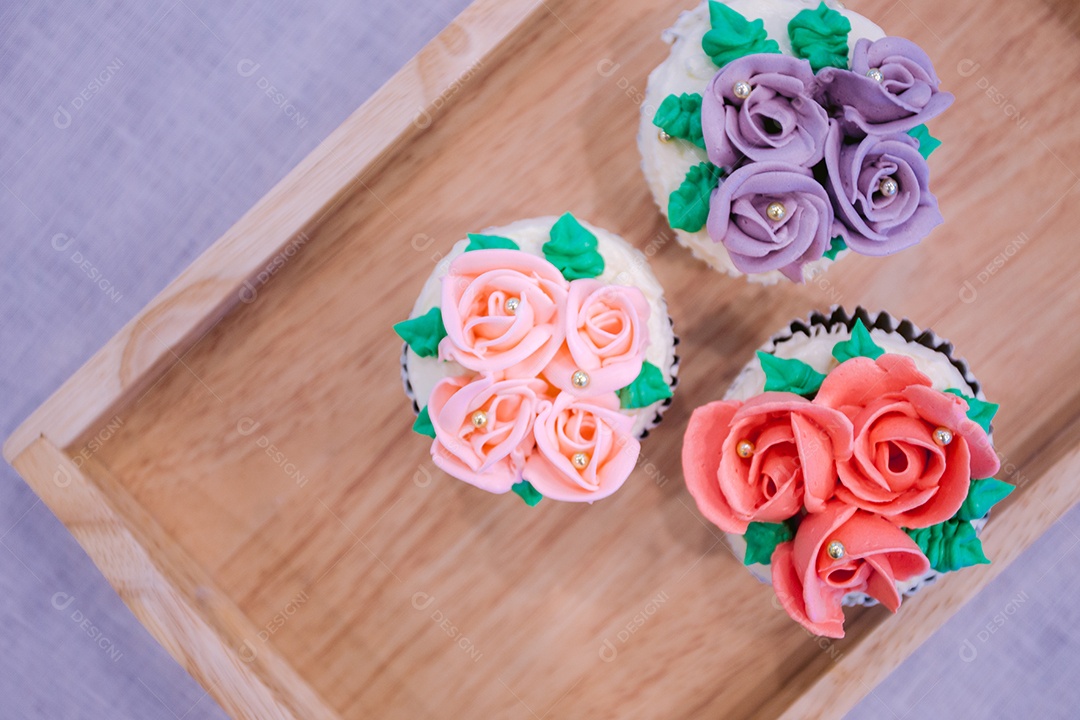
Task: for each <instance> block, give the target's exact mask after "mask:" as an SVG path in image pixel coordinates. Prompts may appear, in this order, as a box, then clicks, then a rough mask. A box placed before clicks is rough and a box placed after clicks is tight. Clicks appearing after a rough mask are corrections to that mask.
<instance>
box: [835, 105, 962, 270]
mask: <svg viewBox="0 0 1080 720" xmlns="http://www.w3.org/2000/svg"><path fill="white" fill-rule="evenodd" d="M825 167H826V169H827V170H828V174H829V179H828V183H827V186H828V191H829V197H831V198H832V201H833V208H834V211H835V214H836V232H837V234H839V235H841V236H843V238H844V241H845V242H846V243H847V246H848V247H849V248H851V249H852V250H854V251H855V252H857V253H861V254H863V255H891V254H892V253H894V252H897V251H900V250H903V249H904V248H906V247H911V246H912V245H914V244H916V243H917V242H919V241H920V240H922V239H923V238H924V237H926V236H927V235H929V234H930V231H931V230H933V229H934V228H935V227H937V226H938V225H940V224H941V223H942V217H941V213H940V212H938V203H937V198H935V197H934V196H933V194H932V193H931V192H930V187H929V179H930V169H929V168H928V167H927V165H926V160H925V159H924V158H923V156H922V155H920V154H919V143H918V141H917V140H915V139H914V138H912V137H911V136H910V135H905V134H903V133H897V134H895V135H883V136H879V135H868V136H866V137H865V138H863V139H862V140H855V139H851V138H847V139H845V137H844V134H843V131H842V130H841V128H840V125H839V123H837V122H835V121H834V122H833V123H832V126H831V127H830V129H829V138H828V140H826V141H825Z"/></svg>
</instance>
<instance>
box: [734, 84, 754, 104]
mask: <svg viewBox="0 0 1080 720" xmlns="http://www.w3.org/2000/svg"><path fill="white" fill-rule="evenodd" d="M752 90H753V88H752V87H750V83H748V82H746V81H745V80H740V81H739V82H737V83H735V84H734V85H732V86H731V94H732V95H734V96H735V97H737V98H739V99H740V100H745V99H746V98H748V97H750V92H751V91H752Z"/></svg>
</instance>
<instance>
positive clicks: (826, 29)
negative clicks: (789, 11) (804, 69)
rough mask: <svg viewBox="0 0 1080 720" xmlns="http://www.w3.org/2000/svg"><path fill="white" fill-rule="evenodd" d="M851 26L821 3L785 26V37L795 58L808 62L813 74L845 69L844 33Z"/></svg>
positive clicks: (846, 63) (846, 56)
mask: <svg viewBox="0 0 1080 720" xmlns="http://www.w3.org/2000/svg"><path fill="white" fill-rule="evenodd" d="M850 32H851V23H850V22H848V19H847V18H846V17H844V16H843V15H841V14H840V13H838V12H837V11H835V10H832V9H830V8H829V7H828V6H827V5H826V4H825V3H821V4H820V5H818V6H817V9H816V10H803V11H802V12H800V13H799V14H798V15H796V16H795V17H793V18H791V22H789V23H788V36H789V37H790V38H791V50H792V52H794V53H795V57H801V58H803V59H805V60H809V61H810V67H811V68H813V70H814V72H817V71H818V70H821V69H822V68H825V67H837V68H840V69H841V70H847V67H848V41H847V39H848V33H850Z"/></svg>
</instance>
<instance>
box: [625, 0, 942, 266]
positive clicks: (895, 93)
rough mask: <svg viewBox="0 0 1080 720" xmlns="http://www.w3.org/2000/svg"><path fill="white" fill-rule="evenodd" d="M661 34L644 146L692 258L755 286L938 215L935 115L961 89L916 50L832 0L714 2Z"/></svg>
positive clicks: (861, 249)
mask: <svg viewBox="0 0 1080 720" xmlns="http://www.w3.org/2000/svg"><path fill="white" fill-rule="evenodd" d="M663 38H664V40H665V41H666V42H668V43H670V44H671V46H672V47H671V53H670V56H669V57H668V58H667V60H665V61H664V62H663V63H662V64H661V65H660V66H659V67H657V68H656V69H655V70H654V71H653V72H652V73H651V74H650V75H649V81H648V86H647V88H646V93H645V100H644V102H643V104H642V107H641V120H640V127H639V132H638V147H639V149H640V151H641V155H642V169H643V171H644V173H645V178H646V180H647V181H648V183H649V187H650V189H651V190H652V192H653V196H654V197H655V199H656V202H657V204H658V205H659V206H660V209H661V212H662V213H663V214H664V215H665V216H666V217H667V220H668V223H669V224H670V226H671V227H672V229H673V230H674V231H675V234H676V237H677V238H678V239H679V242H680V243H681V244H683V245H684V246H686V247H688V248H689V249H690V250H691V251H692V252H693V253H694V255H696V256H697V257H699V258H701V259H702V260H704V261H705V262H707V263H708V264H709V265H711V266H712V267H714V268H715V269H717V270H719V271H721V272H724V273H727V274H729V275H734V276H741V275H745V276H746V277H747V278H748V279H750V280H752V281H754V282H760V283H765V284H771V283H775V282H777V281H779V280H781V279H784V278H786V279H788V280H790V281H792V282H805V281H806V280H807V279H808V278H809V277H811V276H813V275H814V274H816V273H818V272H820V271H822V270H824V269H825V268H826V267H827V266H828V265H830V264H831V263H833V262H835V261H836V260H837V259H838V258H840V257H842V256H843V255H847V254H850V253H858V254H863V255H871V256H882V255H890V254H892V253H895V252H899V251H901V250H903V249H905V248H908V247H911V246H912V245H915V244H916V243H918V242H920V241H921V240H923V239H924V238H925V237H927V236H928V235H929V234H930V232H931V231H932V230H933V229H934V228H935V227H936V226H937V225H939V224H941V222H942V218H941V215H940V213H939V211H938V203H937V199H936V198H935V197H934V195H933V193H932V192H931V190H930V183H929V177H930V171H929V167H928V165H927V158H928V157H929V156H930V153H931V152H933V151H934V150H935V149H936V148H937V147H938V146H939V145H940V143H939V142H938V141H937V140H936V139H935V138H933V137H932V136H931V135H930V134H929V131H928V129H927V126H926V124H925V123H926V122H927V121H928V120H931V119H932V118H934V117H936V116H938V115H940V114H941V113H942V112H944V111H945V110H946V109H947V108H948V107H949V105H951V104H952V101H953V97H952V95H950V94H949V93H947V92H943V91H942V90H941V88H940V81H939V79H938V76H937V74H936V73H935V71H934V67H933V63H932V62H931V60H930V58H929V56H928V55H927V54H926V52H925V51H924V50H923V49H922V48H920V47H919V46H918V45H916V44H915V43H913V42H911V41H910V40H907V39H905V38H899V37H887V36H886V35H885V32H884V31H883V30H882V29H881V28H879V27H878V26H877V25H875V24H874V23H872V22H870V21H869V20H867V19H866V18H864V17H862V16H861V15H858V14H856V13H854V12H851V11H850V10H847V9H845V8H843V7H842V6H841V5H840V4H839V3H836V2H832V1H831V0H830V1H829V2H812V1H811V0H726V1H725V2H720V1H718V0H705V2H702V3H701V5H699V6H698V7H697V8H695V9H693V10H690V11H687V12H684V13H683V14H682V15H681V16H680V17H679V19H678V21H677V22H676V24H675V26H674V27H672V28H671V29H669V30H668V31H667V32H666V33H665V34H664V35H663Z"/></svg>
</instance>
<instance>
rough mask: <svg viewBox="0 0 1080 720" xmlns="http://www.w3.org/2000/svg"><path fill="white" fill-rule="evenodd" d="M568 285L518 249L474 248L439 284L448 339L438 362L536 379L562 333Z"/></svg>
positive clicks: (553, 270)
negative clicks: (455, 362) (450, 362)
mask: <svg viewBox="0 0 1080 720" xmlns="http://www.w3.org/2000/svg"><path fill="white" fill-rule="evenodd" d="M566 292H567V282H566V279H565V278H563V276H562V274H561V273H560V272H559V270H558V269H557V268H556V267H555V266H554V265H552V264H551V263H549V262H548V261H546V260H544V259H543V258H539V257H536V256H535V255H530V254H529V253H524V252H518V251H516V250H473V251H471V252H467V253H464V254H463V255H460V256H458V257H457V258H455V259H454V261H453V262H452V263H450V270H449V272H448V273H447V274H446V275H445V276H444V277H443V279H442V318H443V324H444V325H445V326H446V337H445V338H443V340H442V342H441V343H440V344H439V357H440V358H441V359H443V360H455V361H457V362H458V363H459V364H460V365H462V366H463V367H465V368H468V369H469V370H474V371H476V372H478V373H484V374H490V373H495V372H504V373H506V374H507V375H509V376H512V377H534V376H536V375H537V374H538V373H539V372H540V370H542V369H543V367H544V366H545V365H547V364H548V362H550V361H551V358H552V357H554V355H555V353H556V351H557V350H558V349H559V346H560V345H562V342H563V337H564V334H565V329H564V312H565V305H566Z"/></svg>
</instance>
